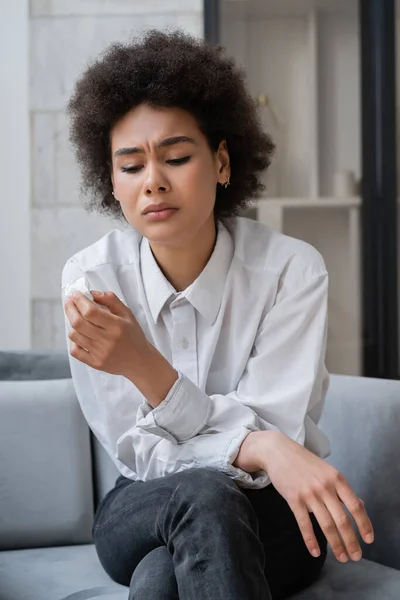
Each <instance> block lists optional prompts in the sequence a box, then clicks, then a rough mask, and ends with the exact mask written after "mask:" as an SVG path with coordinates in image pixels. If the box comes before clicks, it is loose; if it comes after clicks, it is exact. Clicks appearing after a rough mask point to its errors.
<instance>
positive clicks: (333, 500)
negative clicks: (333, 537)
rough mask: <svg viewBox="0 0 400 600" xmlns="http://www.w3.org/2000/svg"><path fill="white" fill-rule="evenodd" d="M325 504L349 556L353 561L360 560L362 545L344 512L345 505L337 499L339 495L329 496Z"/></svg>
mask: <svg viewBox="0 0 400 600" xmlns="http://www.w3.org/2000/svg"><path fill="white" fill-rule="evenodd" d="M324 502H325V505H326V508H327V510H328V511H329V512H330V514H331V515H332V518H333V520H334V522H335V524H336V527H337V529H338V531H339V533H340V536H341V537H342V539H343V542H344V544H345V546H346V549H347V552H348V554H349V556H350V557H351V559H352V560H360V559H361V557H362V551H361V547H360V544H359V543H358V539H357V536H356V534H355V531H354V529H353V525H352V522H351V520H350V517H349V515H348V514H347V513H346V511H345V510H344V507H343V504H342V503H341V501H340V500H339V498H338V497H337V494H336V493H335V495H331V494H329V495H328V496H327V497H326V498H324Z"/></svg>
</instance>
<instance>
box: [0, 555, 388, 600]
mask: <svg viewBox="0 0 400 600" xmlns="http://www.w3.org/2000/svg"><path fill="white" fill-rule="evenodd" d="M0 581H1V600H86V599H88V600H89V599H92V598H94V599H95V598H102V600H126V598H127V597H128V589H127V588H126V587H124V586H121V585H118V584H116V583H114V582H113V581H111V579H110V578H109V577H108V576H107V574H106V573H105V571H104V570H103V568H102V567H101V565H100V563H99V561H98V558H97V555H96V551H95V549H94V546H93V545H85V546H67V547H64V548H51V549H36V550H19V551H14V552H0ZM399 597H400V572H399V571H397V570H395V569H390V568H389V567H384V566H382V565H378V564H376V563H372V562H369V561H367V560H361V561H360V562H358V563H354V562H351V563H347V564H345V565H343V564H341V563H339V562H338V561H337V560H336V559H335V558H334V557H333V556H332V555H329V556H328V559H327V561H326V564H325V566H324V569H323V572H322V574H321V577H320V579H319V580H318V581H317V582H316V583H315V584H314V585H313V586H311V587H310V588H308V589H307V590H305V591H304V592H301V593H300V594H295V595H294V596H292V598H293V600H377V599H379V600H398V599H399ZM154 600H156V599H154Z"/></svg>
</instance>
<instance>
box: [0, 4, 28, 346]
mask: <svg viewBox="0 0 400 600" xmlns="http://www.w3.org/2000/svg"><path fill="white" fill-rule="evenodd" d="M28 33H29V3H28V0H2V1H1V2H0V90H1V93H0V131H1V141H0V182H1V202H0V349H3V350H4V349H9V350H14V349H18V348H21V349H27V348H30V347H31V299H30V280H31V262H30V248H31V246H30V244H31V241H30V225H31V223H30V166H29V163H30V157H29V150H30V135H29V73H28V60H29V48H28V43H29V37H28Z"/></svg>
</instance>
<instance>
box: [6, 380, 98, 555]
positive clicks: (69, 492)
mask: <svg viewBox="0 0 400 600" xmlns="http://www.w3.org/2000/svg"><path fill="white" fill-rule="evenodd" d="M0 415H1V418H0V549H10V550H13V549H17V548H29V547H35V546H50V545H59V546H61V545H66V544H79V543H89V542H91V541H92V538H91V526H92V521H93V486H92V465H91V456H90V437H89V429H88V427H87V425H86V422H85V420H84V418H83V415H82V413H81V410H80V407H79V404H78V401H77V399H76V395H75V391H74V387H73V384H72V380H71V379H60V380H53V381H0Z"/></svg>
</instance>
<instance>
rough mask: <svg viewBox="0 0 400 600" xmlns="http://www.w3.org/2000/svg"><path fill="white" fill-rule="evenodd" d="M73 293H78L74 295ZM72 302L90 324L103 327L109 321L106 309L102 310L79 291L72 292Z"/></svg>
mask: <svg viewBox="0 0 400 600" xmlns="http://www.w3.org/2000/svg"><path fill="white" fill-rule="evenodd" d="M75 294H78V295H77V296H75ZM71 300H72V302H73V303H74V304H75V306H76V308H77V309H78V311H79V313H80V314H81V316H82V317H83V318H84V319H86V321H89V322H90V323H91V324H93V325H96V326H97V327H100V328H101V329H105V328H106V327H107V324H108V323H109V318H110V314H111V313H109V312H108V311H105V310H103V308H102V307H100V306H98V305H96V304H95V303H94V302H92V301H91V300H89V298H86V296H85V295H84V294H82V293H81V292H74V295H73V296H71Z"/></svg>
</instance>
